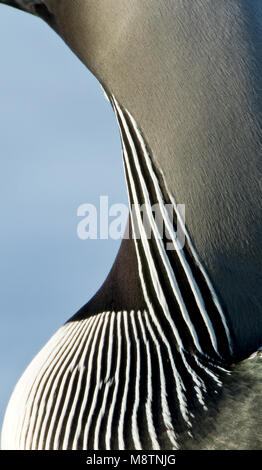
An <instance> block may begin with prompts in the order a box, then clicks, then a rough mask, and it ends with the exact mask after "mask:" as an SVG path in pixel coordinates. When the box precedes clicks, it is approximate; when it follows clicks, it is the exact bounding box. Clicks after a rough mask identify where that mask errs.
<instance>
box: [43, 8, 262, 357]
mask: <svg viewBox="0 0 262 470" xmlns="http://www.w3.org/2000/svg"><path fill="white" fill-rule="evenodd" d="M51 3H52V2H51ZM54 3H55V4H58V2H54ZM75 3H77V4H78V8H75ZM80 4H81V6H80ZM56 9H57V14H58V16H59V28H60V31H61V34H62V36H63V37H64V38H65V40H66V41H67V42H68V43H69V44H70V47H71V48H72V49H73V50H74V51H75V52H76V53H77V54H78V56H79V57H80V59H81V60H82V61H83V62H84V63H85V64H86V65H87V66H88V67H89V69H90V70H91V71H92V72H93V73H94V74H95V75H96V77H97V78H98V80H99V81H100V82H101V83H102V84H103V86H104V87H105V88H106V89H107V90H110V94H111V95H113V96H114V97H116V99H117V102H118V103H120V104H121V106H122V109H123V110H127V111H128V113H130V115H131V116H132V117H133V119H134V121H135V122H136V125H137V128H138V129H139V130H140V132H141V135H143V136H144V139H145V141H146V143H147V147H148V148H149V149H150V156H151V159H152V163H153V165H154V168H155V169H156V170H157V173H158V175H159V177H160V175H161V176H163V177H164V179H165V186H166V188H167V189H168V192H169V194H170V196H172V197H173V198H174V199H175V201H176V203H178V204H184V206H185V218H186V226H187V231H188V233H189V234H190V238H191V240H192V244H193V246H194V247H195V250H196V252H197V253H198V257H199V259H200V260H201V262H202V265H203V266H204V267H205V270H206V271H207V272H208V274H209V277H210V279H211V281H212V284H213V285H214V289H215V291H216V292H217V294H218V296H219V297H220V299H221V302H222V304H223V306H224V311H225V316H226V319H227V322H228V324H229V326H230V329H231V331H232V337H233V342H234V350H235V351H236V354H237V355H238V356H239V357H243V356H245V355H247V354H249V353H251V352H252V351H254V350H255V349H256V348H258V347H259V346H260V345H261V344H262V337H261V331H262V310H261V309H262V276H261V271H262V266H261V260H262V244H261V237H262V234H261V226H262V224H261V150H262V148H261V147H262V126H261V110H262V103H261V92H260V90H261V89H262V70H261V68H262V62H261V60H260V55H261V43H262V41H261V39H262V28H261V26H260V25H261V24H262V6H261V2H260V1H254V2H250V3H249V4H247V2H244V1H243V0H236V1H234V2H228V1H227V0H221V1H220V2H211V1H209V0H196V1H195V2H189V3H187V2H182V1H178V0H177V1H174V0H165V1H159V0H150V1H141V0H132V1H130V0H129V1H128V2H127V1H123V0H107V1H103V0H101V1H97V0H96V1H95V0H90V1H89V2H81V1H80V0H79V1H77V0H76V2H60V3H59V5H56ZM145 183H146V184H147V181H146V182H145ZM161 190H163V188H162V187H161Z"/></svg>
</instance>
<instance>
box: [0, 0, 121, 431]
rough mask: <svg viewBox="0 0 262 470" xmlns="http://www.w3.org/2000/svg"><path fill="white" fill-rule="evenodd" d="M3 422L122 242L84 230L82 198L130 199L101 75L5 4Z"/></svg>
mask: <svg viewBox="0 0 262 470" xmlns="http://www.w3.org/2000/svg"><path fill="white" fill-rule="evenodd" d="M0 58H1V69H0V70H1V73H0V229H1V230H0V316H1V329H0V377H1V387H0V426H1V425H2V420H3V415H4V411H5V408H6V405H7V402H8V398H9V396H10V394H11V392H12V389H13V387H14V386H15V384H16V382H17V380H18V379H19V377H20V375H21V374H22V373H23V371H24V369H25V367H26V366H27V365H28V363H29V362H30V361H31V359H32V358H33V357H34V355H35V354H36V353H37V352H38V351H39V349H41V347H42V346H43V345H44V344H45V342H46V341H47V340H48V339H49V338H50V336H51V335H52V334H53V333H54V332H55V331H56V330H57V329H58V328H59V327H60V326H61V324H63V323H64V322H65V321H66V320H67V319H68V318H69V317H71V316H72V315H73V314H74V313H75V312H76V311H77V310H78V309H79V308H80V307H81V306H82V305H83V304H85V303H86V302H87V301H88V300H89V299H90V297H92V295H93V294H94V293H95V292H96V291H97V289H98V288H99V287H100V285H101V284H102V282H103V281H104V279H105V277H106V275H107V274H108V272H109V270H110V267H111V265H112V263H113V260H114V258H115V256H116V253H117V250H118V248H119V244H120V242H119V241H115V240H85V241H83V240H80V239H79V238H78V237H77V224H78V222H79V218H78V217H77V209H78V207H79V206H80V205H81V204H84V203H91V204H94V205H98V203H99V197H100V196H102V195H106V196H108V197H109V204H115V203H123V204H127V196H126V188H125V180H124V174H123V166H122V158H121V145H120V140H119V133H118V129H117V124H116V121H115V118H114V115H113V112H112V110H111V107H110V105H109V103H108V102H107V101H106V100H105V97H104V94H103V92H102V90H101V87H100V85H99V83H98V82H97V80H96V79H95V78H94V77H93V76H92V75H91V74H90V73H89V72H88V70H87V69H86V68H85V66H84V65H82V64H81V62H80V61H79V60H78V59H77V58H76V57H75V56H74V55H73V54H72V53H71V51H70V50H69V49H68V48H67V46H66V45H65V44H64V43H63V42H62V40H61V39H60V38H59V37H58V36H57V35H56V34H55V33H54V32H53V31H52V30H51V29H50V28H49V27H48V26H47V25H45V24H44V23H43V22H42V21H41V20H39V19H37V18H34V17H31V16H30V15H27V14H25V13H22V12H19V11H15V10H13V9H11V8H8V7H5V6H2V5H1V6H0Z"/></svg>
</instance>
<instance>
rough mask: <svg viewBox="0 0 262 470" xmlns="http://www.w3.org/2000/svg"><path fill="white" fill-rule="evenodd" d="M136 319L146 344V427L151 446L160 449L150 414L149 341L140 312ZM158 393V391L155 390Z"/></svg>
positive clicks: (150, 373) (151, 390) (151, 396)
mask: <svg viewBox="0 0 262 470" xmlns="http://www.w3.org/2000/svg"><path fill="white" fill-rule="evenodd" d="M137 315H138V319H139V322H140V325H141V331H142V336H143V340H144V343H145V346H146V353H147V370H148V372H147V399H146V418H147V427H148V432H149V436H150V439H151V441H152V448H153V449H154V450H160V445H159V442H158V440H157V435H156V430H155V426H154V423H153V414H152V401H153V389H152V364H151V353H150V345H149V341H148V339H147V337H146V332H145V327H144V324H143V320H142V315H141V312H140V311H138V312H137ZM157 393H158V392H157Z"/></svg>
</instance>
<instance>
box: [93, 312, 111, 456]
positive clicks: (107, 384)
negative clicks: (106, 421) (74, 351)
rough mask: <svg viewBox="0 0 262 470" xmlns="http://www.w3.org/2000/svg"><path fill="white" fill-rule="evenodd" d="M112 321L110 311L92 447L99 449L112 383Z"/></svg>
mask: <svg viewBox="0 0 262 470" xmlns="http://www.w3.org/2000/svg"><path fill="white" fill-rule="evenodd" d="M114 322H115V312H111V318H110V330H109V336H108V351H107V370H106V377H105V381H104V383H105V390H104V396H103V402H102V405H101V409H100V412H99V415H98V418H97V424H96V427H95V433H94V449H99V443H100V441H99V437H100V434H99V433H100V428H101V423H102V419H103V418H104V416H105V412H106V406H107V397H108V393H109V390H110V387H112V384H113V381H112V377H113V371H112V370H111V368H112V351H113V342H114Z"/></svg>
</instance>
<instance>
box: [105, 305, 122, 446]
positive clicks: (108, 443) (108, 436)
mask: <svg viewBox="0 0 262 470" xmlns="http://www.w3.org/2000/svg"><path fill="white" fill-rule="evenodd" d="M117 344H118V348H117V364H116V372H115V386H114V394H113V398H112V403H111V406H110V409H109V413H108V421H107V430H106V449H107V450H110V449H111V437H112V433H113V430H112V422H113V416H114V411H115V406H116V399H117V392H118V387H119V381H120V375H119V372H120V362H121V345H122V340H121V312H118V313H117ZM115 432H116V431H115Z"/></svg>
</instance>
